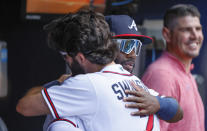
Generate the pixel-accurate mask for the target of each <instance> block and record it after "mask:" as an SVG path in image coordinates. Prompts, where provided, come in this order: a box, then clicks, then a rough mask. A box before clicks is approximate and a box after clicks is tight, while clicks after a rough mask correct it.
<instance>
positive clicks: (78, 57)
mask: <svg viewBox="0 0 207 131" xmlns="http://www.w3.org/2000/svg"><path fill="white" fill-rule="evenodd" d="M75 59H76V60H77V61H78V63H79V64H81V65H82V64H83V63H85V62H86V60H87V59H86V57H85V56H84V55H83V53H80V52H79V53H78V54H77V55H76V56H75Z"/></svg>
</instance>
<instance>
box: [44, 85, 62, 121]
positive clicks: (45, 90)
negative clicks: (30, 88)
mask: <svg viewBox="0 0 207 131" xmlns="http://www.w3.org/2000/svg"><path fill="white" fill-rule="evenodd" d="M44 93H45V95H46V97H47V99H48V101H49V103H50V105H51V107H52V109H53V112H54V113H55V116H56V118H57V119H60V117H59V115H58V113H57V110H56V109H55V106H54V104H53V103H52V101H51V98H50V96H49V94H48V92H47V89H46V88H44Z"/></svg>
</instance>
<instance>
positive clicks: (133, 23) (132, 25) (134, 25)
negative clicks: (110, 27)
mask: <svg viewBox="0 0 207 131" xmlns="http://www.w3.org/2000/svg"><path fill="white" fill-rule="evenodd" d="M128 28H129V29H130V30H131V29H133V28H134V29H135V30H136V31H137V25H136V23H135V22H134V20H133V21H132V24H131V25H130V26H128Z"/></svg>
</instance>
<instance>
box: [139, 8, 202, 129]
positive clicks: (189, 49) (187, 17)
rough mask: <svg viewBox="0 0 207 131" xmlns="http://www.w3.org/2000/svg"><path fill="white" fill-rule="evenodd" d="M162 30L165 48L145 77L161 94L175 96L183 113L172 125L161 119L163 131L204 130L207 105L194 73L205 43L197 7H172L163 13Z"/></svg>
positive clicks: (147, 82)
mask: <svg viewBox="0 0 207 131" xmlns="http://www.w3.org/2000/svg"><path fill="white" fill-rule="evenodd" d="M162 33H163V37H164V39H165V40H166V45H167V47H166V51H165V52H164V53H163V54H162V56H161V57H160V58H159V59H158V60H156V61H155V62H154V63H152V64H151V65H150V66H149V67H148V69H147V71H146V72H145V74H144V76H143V78H142V80H143V82H144V83H145V84H146V85H147V86H148V87H149V88H153V89H154V90H156V91H157V92H159V93H160V94H162V95H165V96H172V97H174V98H176V99H177V101H178V102H179V104H180V105H181V107H182V109H183V112H184V116H183V119H182V120H181V121H179V122H177V123H172V124H170V123H166V122H164V121H162V120H160V126H161V131H204V130H205V128H204V106H203V103H202V100H201V97H200V94H199V92H198V87H197V85H196V82H195V79H194V78H193V76H192V74H191V70H192V69H193V65H192V59H193V58H195V57H197V56H198V55H199V52H200V48H201V46H202V42H203V33H202V26H201V24H200V13H199V11H198V9H197V8H196V7H195V6H193V5H189V4H186V5H184V4H178V5H175V6H173V7H171V8H170V9H168V10H167V11H166V13H165V15H164V27H163V30H162Z"/></svg>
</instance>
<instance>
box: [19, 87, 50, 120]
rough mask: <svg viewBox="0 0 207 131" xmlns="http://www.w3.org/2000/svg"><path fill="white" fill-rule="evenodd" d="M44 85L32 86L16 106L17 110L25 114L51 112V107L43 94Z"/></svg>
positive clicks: (35, 114)
mask: <svg viewBox="0 0 207 131" xmlns="http://www.w3.org/2000/svg"><path fill="white" fill-rule="evenodd" d="M42 88H43V87H42V86H38V87H34V88H31V89H30V90H29V91H28V92H27V93H26V95H25V96H24V97H22V98H21V99H20V100H19V101H18V103H17V106H16V111H17V112H19V113H20V114H22V115H24V116H39V115H44V114H49V113H50V111H49V108H48V106H47V104H46V102H45V100H44V98H43V96H42V94H41V89H42Z"/></svg>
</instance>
